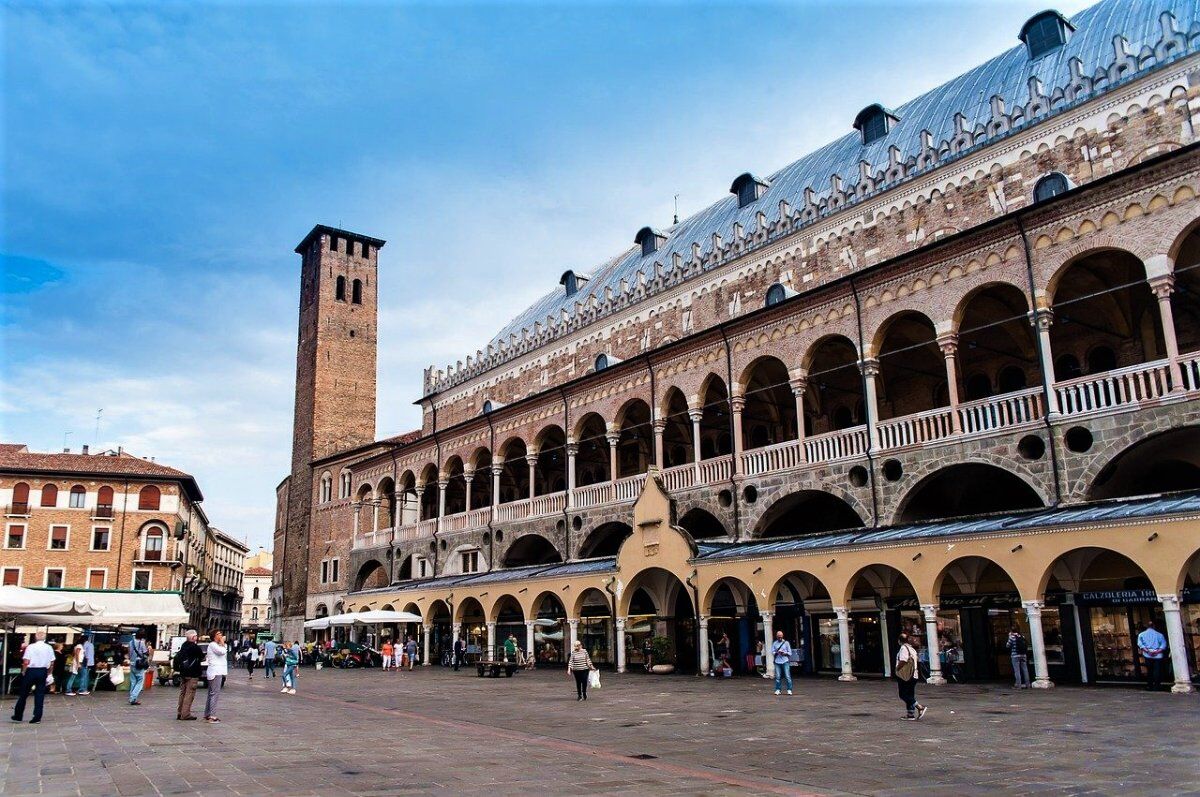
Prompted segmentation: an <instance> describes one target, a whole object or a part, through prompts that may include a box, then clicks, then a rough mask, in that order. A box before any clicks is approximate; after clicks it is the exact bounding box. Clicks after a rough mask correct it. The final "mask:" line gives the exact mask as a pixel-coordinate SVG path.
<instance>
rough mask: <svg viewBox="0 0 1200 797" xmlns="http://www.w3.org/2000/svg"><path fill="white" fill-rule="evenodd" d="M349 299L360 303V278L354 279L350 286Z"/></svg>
mask: <svg viewBox="0 0 1200 797" xmlns="http://www.w3.org/2000/svg"><path fill="white" fill-rule="evenodd" d="M350 301H351V302H353V303H354V304H362V280H355V281H354V285H353V286H352V287H351V294H350Z"/></svg>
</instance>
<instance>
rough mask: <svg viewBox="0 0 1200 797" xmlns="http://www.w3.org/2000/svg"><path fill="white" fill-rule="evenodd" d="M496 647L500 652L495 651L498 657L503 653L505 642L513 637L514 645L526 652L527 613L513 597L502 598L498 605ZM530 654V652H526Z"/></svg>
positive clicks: (496, 609)
mask: <svg viewBox="0 0 1200 797" xmlns="http://www.w3.org/2000/svg"><path fill="white" fill-rule="evenodd" d="M495 611H496V618H495V622H496V646H497V647H498V648H500V650H498V651H495V654H496V655H500V654H501V653H502V652H503V649H504V644H505V641H506V640H508V639H509V637H512V640H513V644H514V645H516V646H517V649H518V650H522V651H525V648H526V647H527V645H526V642H527V640H526V636H527V632H526V628H525V612H524V611H523V610H522V609H521V604H520V602H519V601H517V599H516V598H514V597H513V596H512V595H505V596H503V597H501V598H500V600H499V602H498V603H497V604H496V608H495ZM525 652H526V653H529V651H525Z"/></svg>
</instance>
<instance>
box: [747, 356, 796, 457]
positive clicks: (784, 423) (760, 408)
mask: <svg viewBox="0 0 1200 797" xmlns="http://www.w3.org/2000/svg"><path fill="white" fill-rule="evenodd" d="M789 378H790V377H789V375H788V369H787V366H786V365H784V364H783V362H782V361H781V360H779V359H778V358H777V357H770V356H766V357H759V358H758V359H757V360H755V361H754V362H753V363H751V364H750V367H749V368H747V369H746V372H745V374H744V375H743V377H742V379H743V384H744V385H745V391H746V392H745V400H746V404H745V406H744V408H743V409H742V448H743V449H744V450H747V451H748V450H750V449H752V448H762V447H764V446H772V445H775V444H777V443H783V442H786V441H788V440H795V439H796V398H795V396H794V395H793V394H792V388H791V386H790V385H789V382H788V380H789Z"/></svg>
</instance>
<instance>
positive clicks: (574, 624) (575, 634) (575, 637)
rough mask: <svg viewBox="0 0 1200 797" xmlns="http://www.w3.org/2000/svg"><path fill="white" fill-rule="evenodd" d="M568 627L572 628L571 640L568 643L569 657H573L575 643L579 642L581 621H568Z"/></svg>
mask: <svg viewBox="0 0 1200 797" xmlns="http://www.w3.org/2000/svg"><path fill="white" fill-rule="evenodd" d="M567 625H569V626H571V639H570V641H569V642H568V643H567V656H568V658H569V657H570V655H571V651H572V650H574V649H575V643H576V642H578V641H579V620H577V619H568V620H567Z"/></svg>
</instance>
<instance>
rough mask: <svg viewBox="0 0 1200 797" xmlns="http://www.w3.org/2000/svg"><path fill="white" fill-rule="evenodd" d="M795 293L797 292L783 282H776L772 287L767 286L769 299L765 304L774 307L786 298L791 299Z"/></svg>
mask: <svg viewBox="0 0 1200 797" xmlns="http://www.w3.org/2000/svg"><path fill="white" fill-rule="evenodd" d="M795 295H796V292H795V291H794V290H792V289H791V288H789V287H787V286H786V285H784V284H783V283H780V282H776V283H775V284H774V285H772V286H771V287H770V288H767V300H766V302H765V304H766V306H767V307H774V306H775V305H777V304H779V303H780V302H782V301H783V300H784V299H790V298H791V297H793V296H795Z"/></svg>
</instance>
